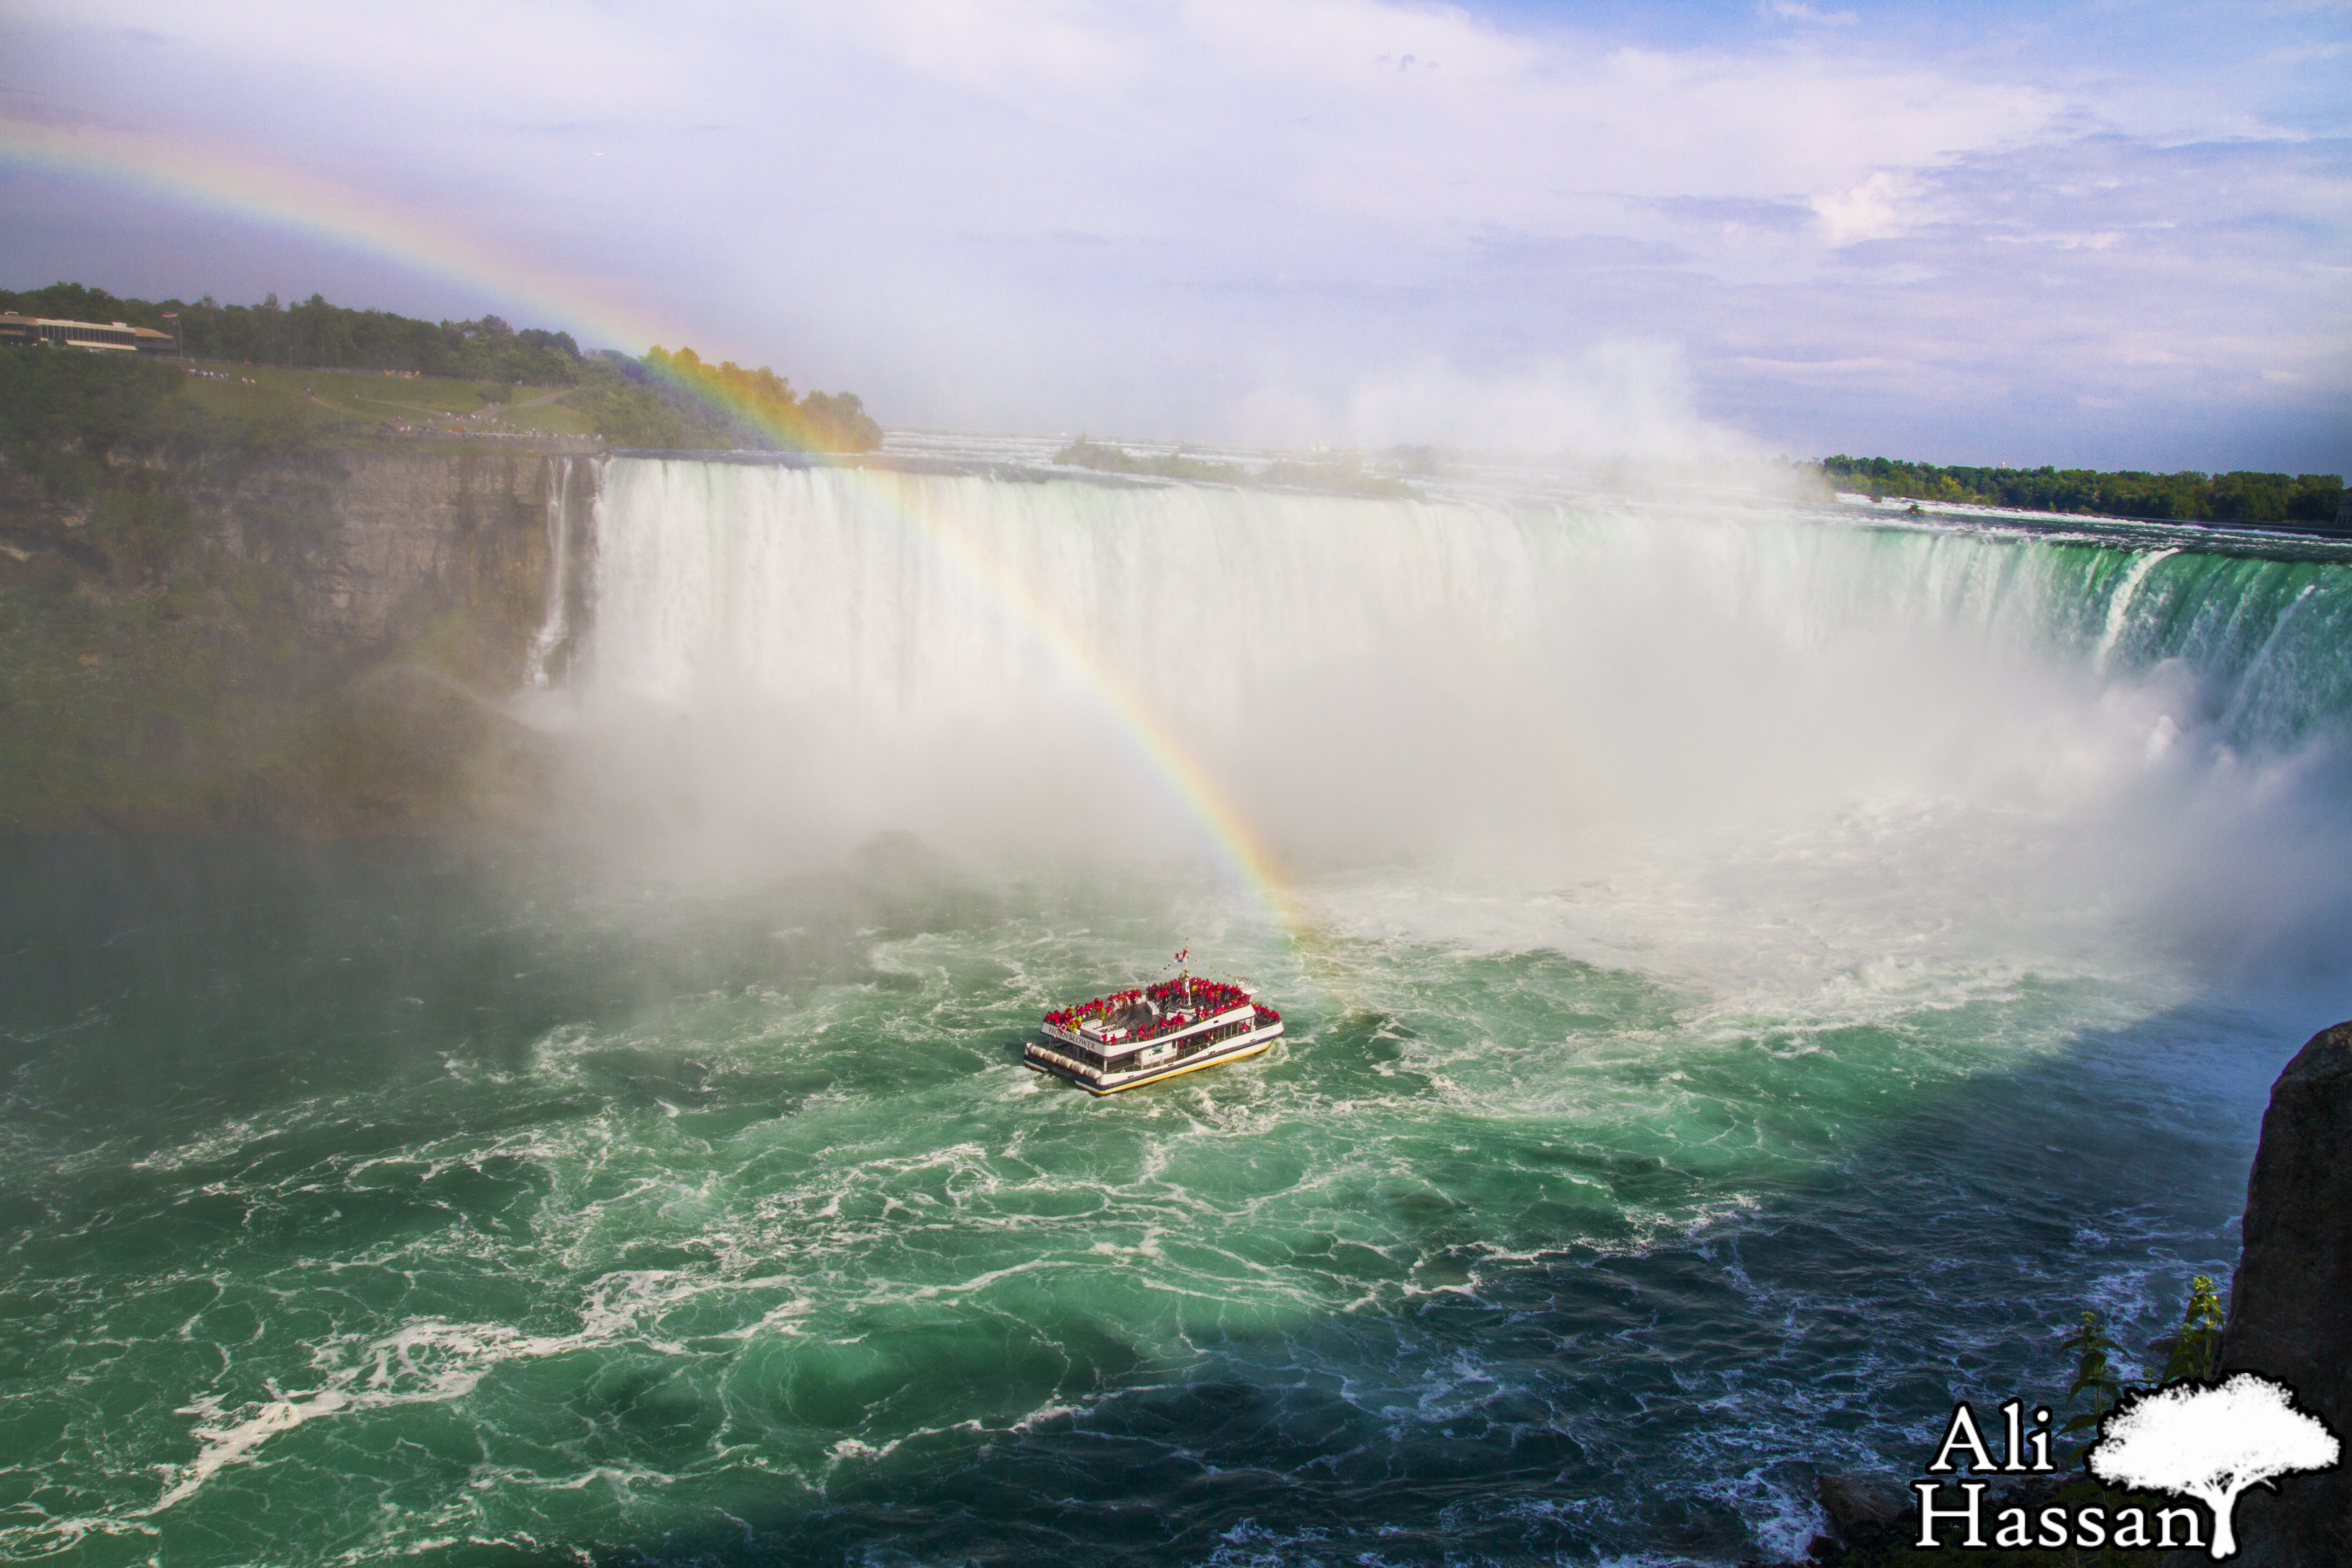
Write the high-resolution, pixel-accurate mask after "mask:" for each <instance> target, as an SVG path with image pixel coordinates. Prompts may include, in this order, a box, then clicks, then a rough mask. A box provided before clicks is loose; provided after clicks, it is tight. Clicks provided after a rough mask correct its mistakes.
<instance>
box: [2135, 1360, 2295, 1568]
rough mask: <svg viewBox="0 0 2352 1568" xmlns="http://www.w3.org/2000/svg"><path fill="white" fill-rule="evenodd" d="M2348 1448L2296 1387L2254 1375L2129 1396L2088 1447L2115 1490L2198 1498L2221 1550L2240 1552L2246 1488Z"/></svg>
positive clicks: (2170, 1386)
mask: <svg viewBox="0 0 2352 1568" xmlns="http://www.w3.org/2000/svg"><path fill="white" fill-rule="evenodd" d="M2341 1452H2342V1450H2341V1447H2340V1446H2339V1445H2338V1444H2337V1442H2336V1434H2334V1433H2333V1432H2330V1431H2329V1430H2328V1429H2327V1424H2326V1422H2324V1421H2322V1420H2320V1419H2319V1417H2317V1416H2316V1415H2310V1414H2308V1413H2306V1412H2305V1411H2302V1410H2298V1409H2296V1408H2295V1405H2294V1391H2293V1390H2292V1389H2290V1388H2288V1387H2287V1386H2286V1384H2283V1383H2276V1382H2273V1381H2272V1380H2271V1379H2269V1378H2267V1377H2263V1376H2262V1375H2260V1374H2259V1373H2251V1372H2242V1373H2239V1374H2238V1375H2237V1376H2235V1377H2232V1378H2231V1379H2230V1380H2229V1381H2228V1382H2227V1383H2221V1384H2203V1383H2176V1384H2168V1385H2167V1386H2166V1387H2163V1388H2159V1389H2156V1390H2153V1391H2151V1392H2149V1393H2147V1394H2130V1395H2127V1396H2126V1398H2125V1400H2124V1402H2123V1404H2121V1405H2118V1406H2116V1411H2115V1414H2113V1415H2109V1416H2108V1417H2107V1419H2106V1423H2105V1426H2104V1428H2103V1434H2102V1436H2100V1438H2099V1441H2098V1442H2097V1444H2096V1445H2095V1446H2094V1447H2092V1449H2091V1452H2090V1456H2089V1458H2090V1466H2091V1473H2092V1474H2093V1475H2095V1476H2096V1477H2098V1478H2099V1479H2101V1480H2103V1481H2106V1482H2108V1483H2109V1484H2111V1485H2115V1486H2125V1487H2140V1488H2144V1489H2147V1490H2150V1491H2161V1492H2170V1493H2172V1494H2173V1495H2174V1496H2175V1497H2193V1498H2195V1499H2196V1500H2198V1501H2200V1502H2201V1503H2203V1504H2204V1505H2205V1506H2206V1507H2208V1508H2210V1509H2211V1510H2213V1556H2214V1558H2215V1559H2216V1560H2217V1561H2218V1560H2219V1559H2221V1558H2224V1557H2228V1556H2230V1555H2231V1554H2232V1553H2234V1552H2236V1551H2237V1550H2238V1542H2237V1537H2236V1536H2235V1535H2234V1534H2233V1533H2232V1532H2231V1529H2230V1515H2231V1511H2232V1510H2235V1509H2236V1508H2237V1506H2238V1494H2239V1493H2240V1492H2242V1491H2244V1490H2245V1489H2247V1488H2248V1487H2252V1486H2267V1485H2268V1484H2269V1483H2270V1481H2271V1479H2272V1478H2273V1477H2274V1476H2284V1475H2286V1474H2288V1473H2289V1472H2291V1471H2296V1470H2325V1469H2328V1468H2333V1467H2334V1465H2335V1464H2336V1459H2337V1458H2338V1457H2339V1455H2340V1454H2341Z"/></svg>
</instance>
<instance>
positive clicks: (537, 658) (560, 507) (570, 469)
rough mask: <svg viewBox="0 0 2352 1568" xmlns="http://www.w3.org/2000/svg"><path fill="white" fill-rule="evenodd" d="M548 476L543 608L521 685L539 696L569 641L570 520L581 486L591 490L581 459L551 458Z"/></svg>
mask: <svg viewBox="0 0 2352 1568" xmlns="http://www.w3.org/2000/svg"><path fill="white" fill-rule="evenodd" d="M547 470H548V471H547V558H548V570H547V605H546V608H545V610H544V611H543V613H542V614H541V617H540V624H539V630H538V632H537V633H536V634H535V635H533V637H531V640H530V654H529V656H528V657H527V658H526V659H525V661H524V683H525V686H526V687H527V689H530V690H533V691H544V690H546V689H548V687H549V686H550V685H551V684H552V683H553V680H554V672H553V671H552V669H551V668H550V667H551V663H552V661H553V659H554V658H555V655H556V653H557V651H558V650H559V649H561V648H562V647H563V646H564V645H565V644H566V643H568V642H570V641H571V640H572V596H573V595H574V593H575V592H576V584H575V583H574V581H573V574H572V511H573V510H574V508H575V507H576V506H577V504H578V500H579V498H578V495H577V493H576V492H577V489H578V488H579V487H580V486H582V485H583V484H585V485H586V486H587V487H588V488H590V489H592V490H593V488H594V482H595V475H594V470H593V465H592V464H591V463H590V462H589V461H588V460H585V459H581V458H565V457H551V458H548V459H547Z"/></svg>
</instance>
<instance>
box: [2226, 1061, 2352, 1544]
mask: <svg viewBox="0 0 2352 1568" xmlns="http://www.w3.org/2000/svg"><path fill="white" fill-rule="evenodd" d="M2244 1237H2245V1246H2244V1251H2243V1252H2242V1254H2241V1255H2240V1257H2239V1259H2238V1272H2237V1278H2236V1280H2235V1283H2234V1284H2233V1285H2232V1286H2231V1290H2230V1312H2229V1318H2228V1321H2226V1323H2225V1324H2224V1325H2223V1328H2222V1331H2221V1370H2222V1371H2224V1372H2260V1373H2267V1374H2269V1375H2270V1376H2272V1377H2274V1378H2278V1379H2280V1380H2281V1381H2283V1382H2284V1383H2285V1384H2288V1385H2289V1386H2290V1387H2292V1388H2294V1390H2295V1392H2296V1394H2298V1395H2299V1396H2300V1397H2301V1400H2302V1403H2303V1405H2304V1407H2305V1409H2307V1410H2310V1411H2312V1412H2314V1413H2315V1414H2316V1415H2319V1416H2320V1418H2321V1419H2323V1420H2325V1421H2326V1423H2327V1424H2328V1426H2330V1427H2332V1428H2333V1429H2334V1430H2335V1432H2336V1436H2337V1438H2338V1439H2339V1440H2341V1441H2343V1442H2345V1443H2346V1444H2347V1447H2352V1023H2345V1024H2338V1025H2336V1026H2335V1027H2334V1028H2332V1029H2324V1030H2322V1031H2320V1032H2319V1033H2318V1034H2316V1035H2315V1036H2313V1037H2312V1038H2311V1041H2310V1043H2309V1044H2307V1045H2305V1047H2303V1049H2302V1050H2300V1051H2298V1052H2297V1053H2295V1058H2294V1060H2293V1061H2291V1062H2289V1063H2287V1065H2286V1070H2285V1071H2284V1072H2282V1073H2280V1074H2279V1077H2278V1081H2277V1082H2276V1083H2275V1084H2273V1086H2272V1087H2271V1104H2270V1110H2268V1111H2266V1112H2265V1113H2264V1114H2263V1139H2262V1145H2261V1147H2260V1149H2259V1150H2258V1151H2257V1152H2256V1153H2255V1155H2254V1170H2253V1174H2252V1177H2251V1178H2250V1179H2249V1180H2248V1181H2247V1184H2246V1216H2245V1221H2244ZM2276 1484H2277V1487H2278V1490H2277V1492H2276V1494H2275V1495H2273V1494H2272V1493H2270V1492H2268V1491H2265V1490H2263V1489H2253V1490H2250V1491H2248V1492H2246V1493H2245V1494H2243V1495H2242V1497H2241V1498H2240V1500H2239V1502H2238V1512H2237V1531H2238V1538H2239V1540H2240V1541H2241V1542H2243V1543H2244V1544H2243V1552H2242V1555H2241V1556H2240V1557H2239V1559H2238V1561H2239V1562H2240V1563H2242V1564H2243V1565H2244V1568H2303V1565H2305V1564H2311V1563H2352V1454H2347V1461H2346V1462H2344V1463H2339V1464H2338V1465H2337V1466H2336V1468H2335V1469H2333V1470H2329V1471H2327V1472H2326V1473H2324V1474H2318V1475H2294V1476H2285V1477H2282V1478H2281V1479H2279V1480H2278V1482H2277V1483H2276Z"/></svg>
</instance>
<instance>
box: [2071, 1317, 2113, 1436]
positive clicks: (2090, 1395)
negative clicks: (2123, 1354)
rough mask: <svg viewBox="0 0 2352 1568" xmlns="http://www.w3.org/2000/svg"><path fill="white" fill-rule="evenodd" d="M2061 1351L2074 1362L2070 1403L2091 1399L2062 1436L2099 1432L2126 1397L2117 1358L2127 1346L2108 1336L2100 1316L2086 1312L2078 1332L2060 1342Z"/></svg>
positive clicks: (2072, 1419)
mask: <svg viewBox="0 0 2352 1568" xmlns="http://www.w3.org/2000/svg"><path fill="white" fill-rule="evenodd" d="M2058 1348H2059V1349H2060V1350H2062V1351H2064V1352H2066V1353H2067V1354H2069V1355H2071V1356H2072V1357H2074V1382H2073V1383H2072V1384H2069V1385H2068V1386H2067V1389H2066V1403H2067V1404H2068V1405H2073V1404H2074V1402H2075V1401H2076V1400H2079V1399H2088V1400H2089V1402H2090V1408H2089V1409H2087V1410H2084V1411H2082V1412H2079V1413H2078V1414H2076V1415H2074V1416H2073V1417H2072V1418H2071V1419H2069V1420H2068V1421H2067V1423H2066V1424H2065V1425H2064V1426H2061V1427H2060V1428H2058V1430H2059V1431H2060V1432H2061V1433H2072V1432H2082V1431H2086V1430H2094V1429H2095V1428H2096V1427H2097V1426H2098V1425H2099V1423H2100V1421H2101V1420H2103V1419H2105V1416H2106V1414H2107V1412H2108V1411H2110V1410H2113V1409H2114V1408H2115V1407H2116V1404H2117V1403H2118V1402H2119V1401H2121V1400H2122V1398H2123V1396H2124V1384H2123V1379H2122V1378H2121V1377H2120V1376H2118V1375H2116V1363H2115V1357H2116V1352H2119V1351H2121V1350H2122V1349H2123V1347H2122V1346H2121V1345H2119V1344H2117V1343H2116V1342H2115V1341H2114V1340H2112V1339H2109V1338H2108V1337H2107V1334H2106V1331H2105V1330H2104V1329H2102V1328H2101V1327H2100V1326H2099V1314H2098V1313H2096V1312H2093V1311H2089V1310H2085V1311H2084V1313H2083V1321H2082V1323H2081V1325H2080V1326H2079V1327H2077V1328H2076V1329H2075V1331H2074V1332H2073V1333H2071V1334H2069V1335H2067V1336H2066V1337H2065V1338H2064V1339H2063V1340H2062V1341H2060V1342H2059V1346H2058Z"/></svg>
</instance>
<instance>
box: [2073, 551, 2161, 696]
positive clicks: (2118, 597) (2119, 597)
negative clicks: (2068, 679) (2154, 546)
mask: <svg viewBox="0 0 2352 1568" xmlns="http://www.w3.org/2000/svg"><path fill="white" fill-rule="evenodd" d="M2179 553H2180V552H2179V551H2178V550H2151V551H2148V552H2147V553H2145V554H2143V555H2140V556H2138V557H2137V558H2136V559H2134V560H2133V562H2132V563H2131V565H2130V567H2129V568H2128V569H2127V570H2126V572H2125V573H2124V578H2123V581H2122V582H2120V583H2118V584H2116V591H2115V595H2114V596H2113V597H2111V598H2110V599H2108V601H2107V626H2106V629H2105V631H2103V632H2101V633H2100V634H2099V646H2098V647H2097V649H2096V650H2095V653H2094V654H2093V657H2092V663H2093V664H2094V665H2095V666H2096V667H2097V668H2099V669H2100V670H2101V671H2105V668H2107V660H2108V659H2109V658H2112V657H2113V656H2114V654H2115V651H2116V640H2117V639H2118V638H2120V637H2122V636H2123V635H2124V627H2126V626H2129V625H2130V624H2131V605H2132V595H2135V594H2137V593H2138V592H2139V585H2140V584H2142V583H2144V582H2146V581H2147V574H2149V573H2151V572H2153V571H2155V570H2156V568H2157V563H2158V562H2162V561H2169V560H2170V559H2171V558H2172V557H2174V556H2176V555H2178V554H2179Z"/></svg>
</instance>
